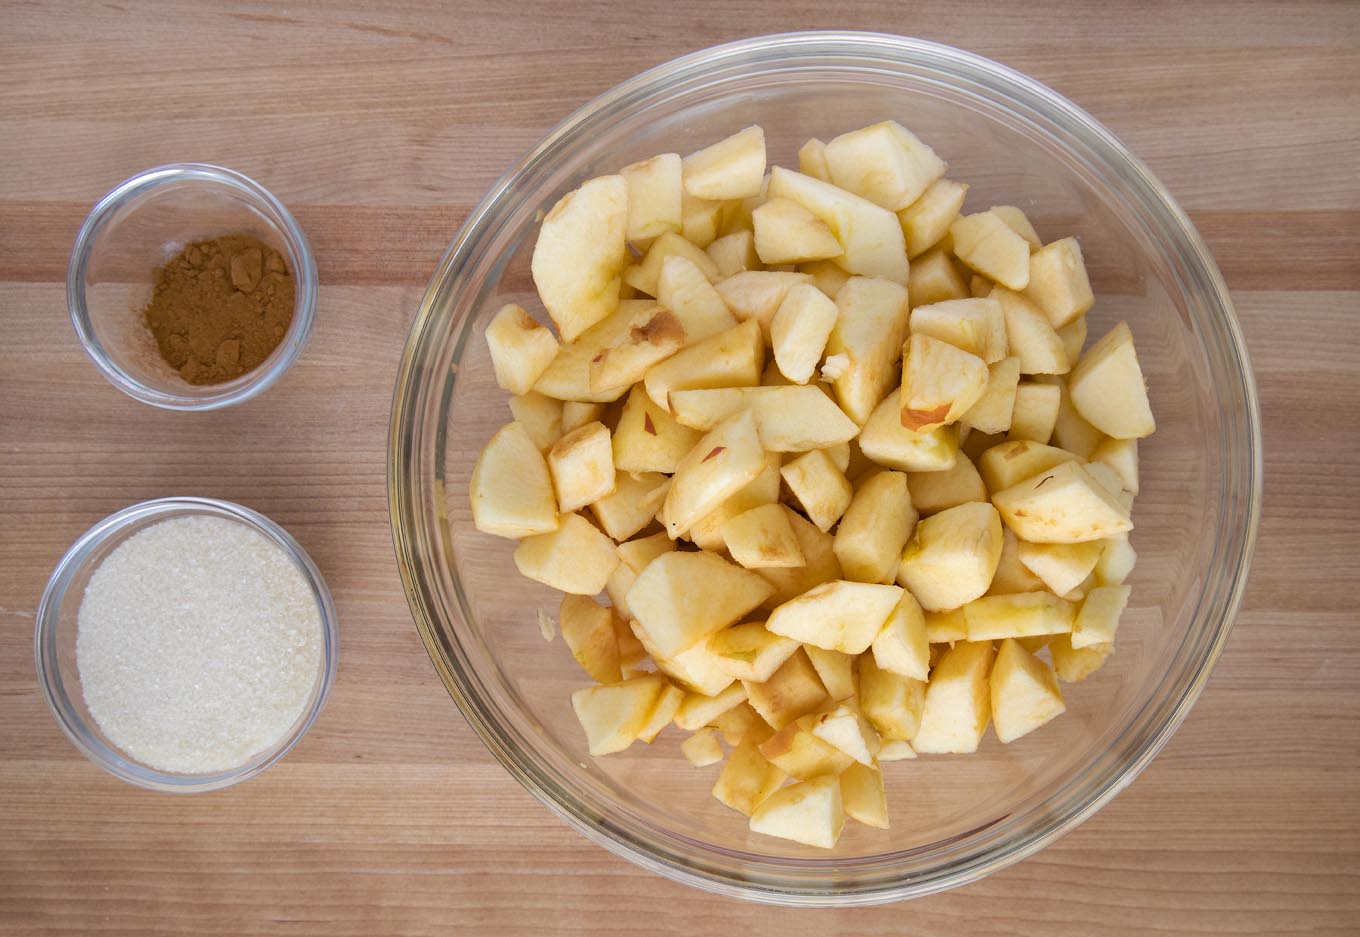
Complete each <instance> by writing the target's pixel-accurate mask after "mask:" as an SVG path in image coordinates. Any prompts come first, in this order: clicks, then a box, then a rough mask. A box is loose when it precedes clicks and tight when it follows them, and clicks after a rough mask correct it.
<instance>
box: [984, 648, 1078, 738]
mask: <svg viewBox="0 0 1360 937" xmlns="http://www.w3.org/2000/svg"><path fill="white" fill-rule="evenodd" d="M990 683H991V698H992V721H993V722H994V723H995V724H996V737H997V738H999V739H1000V740H1001V741H1002V742H1004V743H1006V744H1010V743H1011V742H1014V741H1015V740H1016V739H1018V738H1020V737H1021V736H1024V735H1028V734H1029V733H1031V732H1033V731H1034V730H1035V729H1037V728H1039V727H1040V726H1042V725H1044V724H1046V723H1048V722H1050V721H1052V720H1053V719H1055V718H1057V717H1058V716H1060V715H1062V714H1063V713H1064V712H1066V711H1067V705H1066V704H1065V703H1063V698H1062V691H1061V690H1060V689H1058V678H1057V677H1056V676H1054V674H1053V670H1052V669H1051V668H1050V667H1049V666H1048V665H1047V664H1045V663H1044V662H1043V661H1041V660H1039V658H1037V657H1035V656H1034V655H1033V654H1031V653H1030V652H1029V651H1027V650H1025V649H1024V647H1022V646H1021V645H1020V642H1019V641H1015V640H1011V639H1008V640H1005V641H1002V642H1001V649H1000V650H999V651H997V654H996V663H995V664H993V665H992V676H991V681H990Z"/></svg>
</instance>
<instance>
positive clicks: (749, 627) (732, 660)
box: [708, 621, 798, 683]
mask: <svg viewBox="0 0 1360 937" xmlns="http://www.w3.org/2000/svg"><path fill="white" fill-rule="evenodd" d="M708 649H709V651H711V652H712V653H713V654H715V655H716V656H717V657H718V663H719V665H720V666H722V667H723V668H725V669H726V670H727V672H728V673H729V674H731V675H732V678H733V679H734V680H745V681H747V682H748V683H764V682H765V681H766V680H768V679H770V677H771V676H773V674H774V672H775V671H776V670H778V669H779V668H780V667H782V666H783V665H784V661H786V660H788V659H789V658H790V657H792V656H793V654H794V652H795V651H797V650H798V642H797V641H794V640H792V639H791V638H785V637H782V636H780V635H777V634H771V633H770V632H769V631H768V630H767V629H766V628H765V623H764V622H759V621H753V622H748V623H746V624H744V625H733V626H732V627H730V628H724V629H723V630H722V631H719V632H718V633H717V634H715V635H713V637H711V638H709V639H708Z"/></svg>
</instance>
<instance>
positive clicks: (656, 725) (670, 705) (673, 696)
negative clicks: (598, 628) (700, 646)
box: [615, 619, 685, 745]
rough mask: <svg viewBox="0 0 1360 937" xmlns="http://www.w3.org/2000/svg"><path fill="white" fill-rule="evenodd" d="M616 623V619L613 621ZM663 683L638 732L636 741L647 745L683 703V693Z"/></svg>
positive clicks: (668, 722) (676, 687)
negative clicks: (649, 713) (650, 710)
mask: <svg viewBox="0 0 1360 937" xmlns="http://www.w3.org/2000/svg"><path fill="white" fill-rule="evenodd" d="M615 620H616V621H617V619H615ZM662 682H663V684H664V685H663V686H662V687H661V693H660V694H659V695H658V696H657V698H656V703H655V704H654V705H653V706H652V712H651V715H649V716H648V717H647V721H646V722H645V723H644V724H643V726H642V729H641V730H640V731H639V732H638V736H637V737H638V741H640V742H646V743H647V744H648V745H650V744H652V742H654V741H656V737H657V736H658V735H660V734H661V730H662V729H664V728H666V726H668V725H670V724H671V720H672V719H674V718H675V714H676V712H677V711H678V710H679V709H680V704H681V703H682V702H684V699H685V691H684V690H682V689H680V688H679V687H678V686H672V685H671V684H669V683H665V681H662Z"/></svg>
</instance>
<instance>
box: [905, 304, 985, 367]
mask: <svg viewBox="0 0 1360 937" xmlns="http://www.w3.org/2000/svg"><path fill="white" fill-rule="evenodd" d="M912 299H913V300H916V299H917V296H916V294H915V293H913V294H912ZM911 332H912V334H913V335H915V334H921V335H929V336H931V337H932V338H938V339H939V340H940V341H942V342H948V343H949V344H951V345H953V346H954V347H955V348H962V349H963V350H964V351H966V352H968V353H969V354H972V355H977V356H978V357H979V358H981V359H982V360H983V361H985V362H987V363H988V364H995V363H996V362H998V361H1001V360H1002V359H1003V358H1005V357H1006V319H1005V316H1003V315H1002V312H1001V304H1000V303H999V302H997V301H996V300H994V299H953V300H948V301H946V302H937V303H932V304H931V305H928V306H927V305H920V304H919V300H918V304H917V305H916V306H915V307H914V308H913V309H912V310H911Z"/></svg>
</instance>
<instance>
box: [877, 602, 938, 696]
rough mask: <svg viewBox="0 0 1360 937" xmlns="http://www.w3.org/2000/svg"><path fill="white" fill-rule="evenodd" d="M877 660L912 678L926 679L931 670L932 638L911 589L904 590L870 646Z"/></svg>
mask: <svg viewBox="0 0 1360 937" xmlns="http://www.w3.org/2000/svg"><path fill="white" fill-rule="evenodd" d="M870 647H871V650H872V651H873V653H874V661H875V662H876V663H877V664H878V666H879V668H880V669H882V670H889V671H892V672H893V673H896V674H901V675H902V676H904V677H911V678H912V679H913V680H925V679H926V677H927V676H928V675H929V671H930V641H929V640H928V637H927V635H926V619H925V614H924V613H923V612H922V611H921V606H920V604H919V603H918V602H917V601H916V599H914V598H913V597H912V595H911V593H910V592H904V593H903V594H902V598H901V599H900V600H899V601H898V603H897V607H896V608H894V609H893V611H892V614H891V615H889V616H888V620H887V621H886V622H884V624H883V629H882V630H881V631H879V633H878V634H877V635H876V636H875V637H874V642H873V644H872V645H871V646H870Z"/></svg>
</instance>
